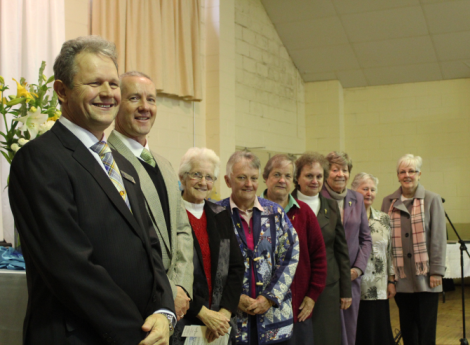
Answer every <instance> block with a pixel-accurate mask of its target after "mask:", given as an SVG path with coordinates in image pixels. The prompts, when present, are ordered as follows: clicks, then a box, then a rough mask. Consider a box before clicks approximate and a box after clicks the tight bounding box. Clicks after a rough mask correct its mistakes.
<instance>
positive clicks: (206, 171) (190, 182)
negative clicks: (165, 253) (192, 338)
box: [172, 147, 245, 344]
mask: <svg viewBox="0 0 470 345" xmlns="http://www.w3.org/2000/svg"><path fill="white" fill-rule="evenodd" d="M219 164H220V159H219V157H217V155H216V154H215V152H214V151H212V150H210V149H207V148H198V147H193V148H190V149H189V150H188V151H187V152H186V154H185V155H184V156H183V158H182V159H181V164H180V167H179V171H178V175H179V178H180V181H181V185H182V187H183V195H182V196H183V203H184V206H185V208H186V212H187V214H188V218H189V222H190V224H191V227H192V230H193V238H194V256H193V262H194V285H193V300H192V301H191V302H190V304H189V310H188V312H187V314H186V315H185V317H184V318H183V319H181V320H180V321H179V322H178V324H177V325H176V329H175V334H174V336H173V338H172V340H173V344H183V343H184V338H182V337H181V332H182V331H183V328H184V326H185V325H205V326H207V332H206V338H207V340H208V341H209V342H211V341H213V340H215V339H217V338H219V337H221V336H223V335H224V334H226V333H228V331H229V328H230V327H232V329H233V330H234V326H235V318H233V319H232V316H234V315H235V312H236V311H237V307H238V301H239V299H240V294H241V291H242V279H243V273H244V272H245V266H244V263H243V258H242V255H241V252H240V249H239V247H238V242H237V238H236V237H235V234H234V232H233V225H232V218H231V215H230V212H229V211H227V210H226V209H225V208H224V207H222V206H219V205H216V204H214V203H212V202H210V201H207V200H205V199H206V198H207V197H208V196H209V194H210V192H211V191H212V188H213V186H214V182H215V181H216V180H217V176H218V174H219ZM231 319H232V320H231ZM234 331H235V330H234ZM234 335H235V334H234V333H233V336H234Z"/></svg>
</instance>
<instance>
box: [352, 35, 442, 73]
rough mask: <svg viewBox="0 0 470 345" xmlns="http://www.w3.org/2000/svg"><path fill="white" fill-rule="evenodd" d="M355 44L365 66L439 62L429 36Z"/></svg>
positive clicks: (357, 53) (360, 60)
mask: <svg viewBox="0 0 470 345" xmlns="http://www.w3.org/2000/svg"><path fill="white" fill-rule="evenodd" d="M353 46H354V51H355V52H356V56H357V59H358V61H359V64H360V65H361V66H362V67H363V68H370V67H380V66H397V65H410V64H417V63H428V62H437V58H436V54H435V53H434V47H433V45H432V42H431V38H430V37H428V36H423V37H411V38H400V39H395V40H388V41H378V42H364V43H354V44H353Z"/></svg>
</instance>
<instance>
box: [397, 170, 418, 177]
mask: <svg viewBox="0 0 470 345" xmlns="http://www.w3.org/2000/svg"><path fill="white" fill-rule="evenodd" d="M416 173H419V170H408V171H405V170H401V171H399V172H398V175H400V176H405V175H406V174H408V175H409V176H414V175H416Z"/></svg>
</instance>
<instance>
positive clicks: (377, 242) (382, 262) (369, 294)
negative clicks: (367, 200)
mask: <svg viewBox="0 0 470 345" xmlns="http://www.w3.org/2000/svg"><path fill="white" fill-rule="evenodd" d="M370 210H371V214H370V217H369V227H370V234H371V237H372V252H371V253H370V257H369V261H368V262H367V268H366V272H365V273H364V275H363V276H362V282H361V299H362V300H378V299H387V285H388V276H389V275H394V274H395V269H394V267H393V262H392V241H391V239H390V217H389V216H388V214H386V213H384V212H380V211H377V210H375V209H374V208H372V207H371V208H370Z"/></svg>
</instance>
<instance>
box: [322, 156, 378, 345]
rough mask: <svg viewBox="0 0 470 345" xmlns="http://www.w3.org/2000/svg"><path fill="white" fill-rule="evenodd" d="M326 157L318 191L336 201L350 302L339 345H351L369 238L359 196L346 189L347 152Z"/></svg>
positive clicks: (345, 313) (348, 170)
mask: <svg viewBox="0 0 470 345" xmlns="http://www.w3.org/2000/svg"><path fill="white" fill-rule="evenodd" d="M326 159H327V160H328V163H329V169H328V170H327V171H326V174H327V176H326V183H325V184H324V185H323V189H322V192H321V193H322V195H323V196H324V197H326V198H329V199H333V200H336V202H337V203H338V206H339V209H340V211H341V219H342V221H343V227H344V232H345V234H346V241H347V243H348V250H349V260H350V262H351V292H352V304H351V307H350V308H349V309H346V310H342V323H343V324H342V344H343V345H354V344H355V342H356V326H357V315H358V313H359V303H360V301H361V275H362V274H363V273H364V272H365V270H366V267H367V260H369V255H370V252H371V249H372V239H371V236H370V229H369V221H368V219H367V213H366V209H365V207H364V198H363V196H362V195H361V194H359V193H357V192H354V191H352V190H350V189H347V188H346V184H347V182H348V180H349V176H350V173H351V169H352V160H351V159H350V158H349V156H348V155H347V153H343V152H336V151H333V152H331V153H329V154H328V156H326Z"/></svg>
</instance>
